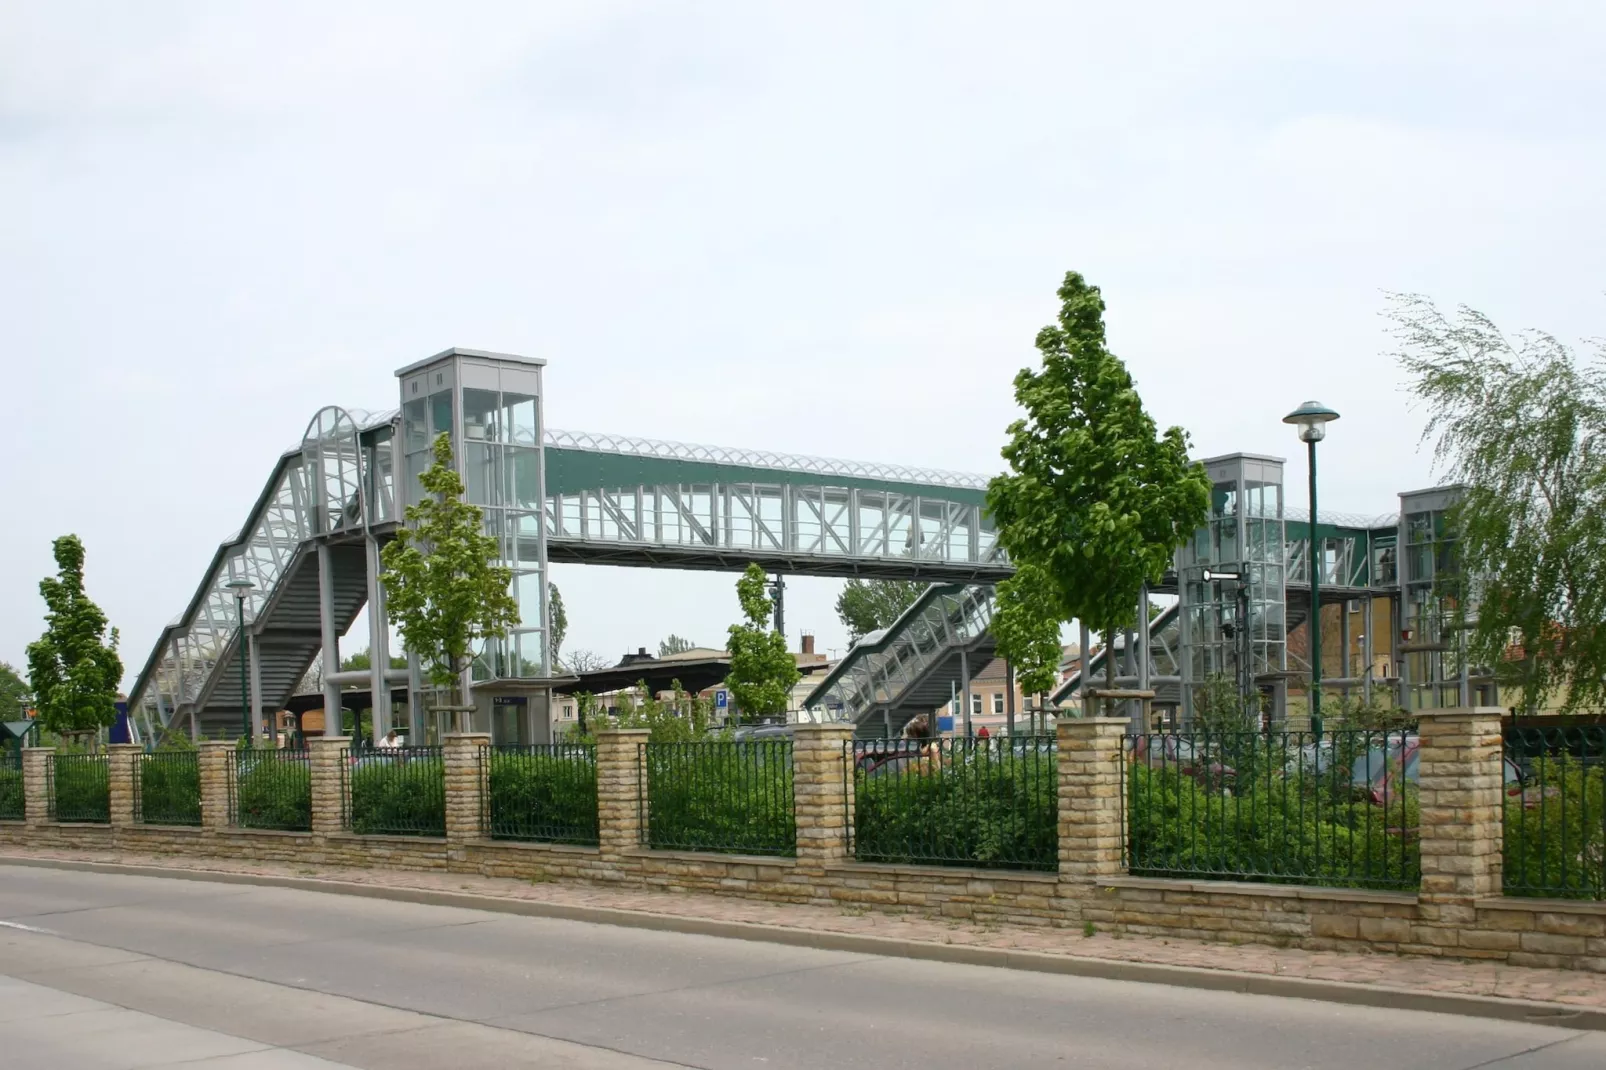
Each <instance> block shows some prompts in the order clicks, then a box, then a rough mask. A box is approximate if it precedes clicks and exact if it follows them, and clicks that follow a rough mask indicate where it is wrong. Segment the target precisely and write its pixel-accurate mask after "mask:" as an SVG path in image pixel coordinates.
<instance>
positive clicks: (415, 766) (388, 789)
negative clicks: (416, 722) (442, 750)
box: [351, 755, 446, 836]
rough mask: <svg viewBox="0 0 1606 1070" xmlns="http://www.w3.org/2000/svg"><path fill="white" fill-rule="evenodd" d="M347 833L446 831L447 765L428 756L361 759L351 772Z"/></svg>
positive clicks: (437, 833) (423, 833) (426, 833)
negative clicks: (349, 815)
mask: <svg viewBox="0 0 1606 1070" xmlns="http://www.w3.org/2000/svg"><path fill="white" fill-rule="evenodd" d="M351 831H353V832H355V833H358V834H361V835H396V836H444V835H446V768H445V766H444V764H443V763H442V762H441V759H440V758H439V757H438V756H436V757H430V756H414V755H408V756H405V757H390V756H368V757H363V758H359V759H358V762H357V765H356V767H355V768H353V769H352V770H351Z"/></svg>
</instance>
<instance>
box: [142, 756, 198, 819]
mask: <svg viewBox="0 0 1606 1070" xmlns="http://www.w3.org/2000/svg"><path fill="white" fill-rule="evenodd" d="M134 820H135V821H136V822H138V823H140V824H143V825H199V824H200V823H201V760H200V754H199V753H197V752H196V751H193V750H159V751H152V752H150V753H149V754H141V755H140V756H139V767H138V769H136V770H135V775H134Z"/></svg>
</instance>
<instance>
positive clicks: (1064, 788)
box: [1056, 717, 1128, 881]
mask: <svg viewBox="0 0 1606 1070" xmlns="http://www.w3.org/2000/svg"><path fill="white" fill-rule="evenodd" d="M1127 726H1128V721H1127V719H1126V718H1125V717H1085V718H1080V719H1075V720H1072V719H1070V718H1066V719H1062V720H1061V721H1060V722H1059V723H1058V725H1057V726H1056V727H1057V735H1058V739H1059V757H1058V766H1059V847H1060V879H1061V880H1070V881H1098V880H1102V879H1104V878H1107V877H1115V876H1119V875H1120V874H1122V873H1124V872H1125V870H1124V868H1123V863H1122V859H1121V854H1122V851H1121V844H1122V842H1123V841H1124V839H1125V836H1126V830H1125V829H1124V828H1122V827H1121V814H1122V808H1121V761H1122V740H1123V737H1124V736H1125V735H1126V730H1127Z"/></svg>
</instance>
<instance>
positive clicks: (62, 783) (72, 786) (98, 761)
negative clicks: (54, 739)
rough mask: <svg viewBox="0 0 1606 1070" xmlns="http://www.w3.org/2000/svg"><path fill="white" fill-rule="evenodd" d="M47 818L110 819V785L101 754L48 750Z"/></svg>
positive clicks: (107, 820) (104, 756)
mask: <svg viewBox="0 0 1606 1070" xmlns="http://www.w3.org/2000/svg"><path fill="white" fill-rule="evenodd" d="M45 776H46V779H47V784H46V790H47V792H48V794H49V797H50V820H52V821H90V822H96V823H99V824H106V823H107V822H109V821H111V819H112V814H111V788H110V784H109V781H108V776H107V767H106V755H104V754H52V755H51V756H50V762H49V764H48V765H46V767H45Z"/></svg>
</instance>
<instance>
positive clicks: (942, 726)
mask: <svg viewBox="0 0 1606 1070" xmlns="http://www.w3.org/2000/svg"><path fill="white" fill-rule="evenodd" d="M953 730H954V719H953V717H952V716H947V717H938V718H937V731H939V732H952V731H953Z"/></svg>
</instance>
